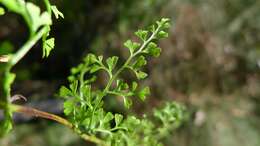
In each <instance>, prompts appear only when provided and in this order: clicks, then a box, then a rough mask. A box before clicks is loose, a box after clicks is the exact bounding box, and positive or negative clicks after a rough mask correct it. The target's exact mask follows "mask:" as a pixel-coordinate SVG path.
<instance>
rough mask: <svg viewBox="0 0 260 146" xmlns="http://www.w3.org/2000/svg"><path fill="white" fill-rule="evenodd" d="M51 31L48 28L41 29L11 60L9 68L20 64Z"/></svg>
mask: <svg viewBox="0 0 260 146" xmlns="http://www.w3.org/2000/svg"><path fill="white" fill-rule="evenodd" d="M48 31H49V27H48V26H44V27H43V28H42V29H40V30H39V31H38V32H37V33H36V34H35V35H34V36H32V37H31V38H30V39H29V40H28V41H27V42H26V43H25V44H24V45H23V46H22V47H21V48H20V49H19V50H18V51H17V52H16V53H15V54H14V55H13V56H12V57H11V59H10V61H9V62H8V63H9V66H11V67H12V66H14V65H15V64H16V63H17V62H19V61H20V60H21V59H22V58H23V57H24V56H25V55H26V54H27V53H28V51H29V50H30V49H31V48H32V47H33V46H34V45H35V44H36V43H37V42H38V40H39V39H41V37H42V36H43V35H44V34H45V33H46V32H48Z"/></svg>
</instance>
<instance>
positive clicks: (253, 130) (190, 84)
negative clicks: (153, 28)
mask: <svg viewBox="0 0 260 146" xmlns="http://www.w3.org/2000/svg"><path fill="white" fill-rule="evenodd" d="M34 2H35V3H38V4H39V5H42V3H41V2H39V1H34ZM52 3H55V4H56V5H57V7H58V8H59V9H60V10H61V11H62V12H63V13H64V16H65V19H64V20H57V21H55V23H54V25H53V29H52V32H51V35H53V36H55V37H56V41H57V42H56V47H55V50H54V51H53V52H52V53H51V55H50V57H49V58H48V59H44V60H43V59H41V55H42V54H41V44H40V43H39V44H38V45H36V46H35V47H34V48H33V49H32V51H31V52H30V53H29V54H28V55H27V56H26V57H25V59H24V60H23V61H21V62H20V63H19V64H18V65H17V66H16V68H15V72H17V80H16V83H15V85H14V86H13V93H19V94H22V95H24V96H26V97H28V102H27V103H26V104H29V105H30V106H33V107H37V108H40V109H42V110H45V111H50V112H53V113H56V114H61V108H62V103H61V102H60V100H59V99H58V98H57V97H56V96H55V95H56V93H57V90H58V89H59V86H60V85H62V84H66V83H67V81H66V77H67V76H68V75H69V70H70V68H71V67H73V66H75V65H77V64H78V63H79V62H80V61H81V58H82V57H84V56H85V55H86V54H87V53H90V52H92V53H95V54H103V55H104V56H110V55H118V56H121V57H122V58H126V56H127V55H128V51H127V50H126V49H125V48H124V47H123V45H122V44H123V42H124V41H125V40H127V39H128V38H133V37H134V35H133V32H134V31H136V30H137V29H138V28H144V27H147V26H149V25H150V24H152V23H154V21H156V20H158V19H160V18H162V17H168V18H171V20H172V27H171V29H170V36H169V38H167V39H165V40H163V41H161V42H160V46H161V47H162V55H161V56H160V58H156V59H151V60H150V61H149V64H148V67H147V68H146V70H147V71H148V73H149V75H150V76H149V78H148V79H147V80H145V81H144V82H142V84H147V85H150V86H151V89H152V90H151V91H152V95H151V96H150V97H149V99H148V101H147V102H146V103H145V104H141V103H137V104H135V106H134V108H133V109H132V110H131V111H130V112H135V113H137V114H142V113H145V112H149V111H150V109H151V108H152V107H156V106H158V105H160V104H161V103H163V102H165V101H171V100H175V101H178V102H181V103H183V104H185V105H186V107H187V109H188V111H189V113H190V118H189V119H188V120H187V121H186V122H185V123H183V125H182V126H181V127H180V128H179V129H177V130H176V131H175V132H174V133H173V134H172V135H171V136H169V137H168V138H167V139H165V145H166V146H259V145H260V124H259V123H260V1H259V0H87V1H86V0H77V1H71V0H53V1H52ZM42 6H43V5H42ZM27 35H28V31H27V28H26V26H25V24H24V22H23V19H22V18H21V17H20V16H18V15H16V14H12V13H8V14H6V15H3V16H0V54H1V53H4V52H7V51H9V52H13V51H15V50H16V49H17V48H18V47H19V46H20V45H21V44H22V43H23V42H24V41H25V40H26V38H27ZM100 82H102V78H101V79H100ZM108 102H110V104H109V105H110V106H109V107H108V108H109V109H111V110H115V111H122V110H124V108H118V107H117V106H116V102H115V101H108ZM22 104H24V103H22ZM15 121H16V123H15V128H14V130H13V131H12V132H11V133H10V134H9V135H8V136H7V137H5V138H2V139H1V140H0V145H1V146H83V145H88V144H86V143H85V142H84V141H82V140H80V139H79V138H78V136H77V135H74V134H73V133H72V132H71V131H70V130H69V129H67V128H65V127H63V126H60V125H58V124H56V123H53V122H49V121H46V120H39V119H31V118H29V117H21V116H17V117H16V120H15Z"/></svg>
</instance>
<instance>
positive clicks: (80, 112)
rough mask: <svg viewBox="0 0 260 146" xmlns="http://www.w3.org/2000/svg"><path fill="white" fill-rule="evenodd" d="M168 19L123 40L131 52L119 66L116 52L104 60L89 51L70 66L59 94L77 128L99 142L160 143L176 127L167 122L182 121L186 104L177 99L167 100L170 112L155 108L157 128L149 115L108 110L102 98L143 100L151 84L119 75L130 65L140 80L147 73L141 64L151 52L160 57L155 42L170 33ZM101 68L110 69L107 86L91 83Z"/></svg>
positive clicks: (118, 144) (125, 144)
mask: <svg viewBox="0 0 260 146" xmlns="http://www.w3.org/2000/svg"><path fill="white" fill-rule="evenodd" d="M169 21H170V20H169V19H167V18H163V19H161V20H160V21H157V22H156V24H154V25H152V26H151V27H150V29H149V30H138V31H137V32H135V35H136V36H137V37H138V38H139V39H140V43H139V42H133V41H132V40H127V41H126V42H125V43H124V46H125V47H126V48H128V50H129V54H130V55H129V57H128V58H127V60H126V61H125V62H124V63H123V65H122V66H120V67H118V64H117V62H118V60H119V58H118V57H117V56H112V57H109V58H107V59H106V60H105V61H104V59H103V56H95V55H94V54H88V55H87V56H86V57H85V58H84V59H83V63H81V64H79V65H78V66H77V67H74V68H72V69H71V75H70V76H69V77H68V80H69V82H70V85H69V88H67V87H65V86H62V87H61V89H60V96H61V97H64V99H65V102H64V113H65V115H66V116H67V117H68V118H69V121H70V122H71V123H72V124H73V126H74V130H75V131H77V132H78V133H79V134H82V133H84V134H87V135H94V136H95V137H98V138H99V139H100V140H101V141H103V142H102V143H98V144H100V145H111V146H137V145H138V146H139V145H140V146H157V145H160V143H159V139H158V138H156V137H157V136H158V135H162V134H163V133H165V132H166V131H167V130H169V129H171V128H169V126H170V127H171V126H172V127H174V125H175V124H172V125H169V124H167V123H171V122H176V123H179V122H180V121H181V119H182V117H181V116H182V114H183V113H182V112H183V107H182V106H180V105H177V104H176V103H169V104H168V106H167V107H168V109H167V112H169V111H171V110H173V112H172V113H168V115H165V114H162V112H160V110H157V112H155V113H156V114H155V117H158V119H159V121H160V120H161V121H163V122H162V125H163V126H162V127H160V128H159V127H158V128H156V126H155V124H154V123H153V122H152V121H151V120H149V119H148V118H143V119H138V118H136V117H134V116H130V117H126V118H123V115H121V114H119V113H115V114H113V113H111V112H106V111H105V110H104V108H103V102H104V101H103V98H105V97H106V96H108V95H115V96H121V97H122V98H123V101H124V106H125V107H126V108H130V106H131V105H132V98H133V97H139V98H140V99H141V100H142V101H144V100H145V98H146V96H147V95H149V94H150V89H149V87H144V88H142V89H139V88H138V83H137V82H136V81H133V82H132V83H130V84H129V83H126V82H125V81H124V80H123V79H122V78H120V74H121V73H122V72H123V71H125V70H126V69H128V70H130V71H132V72H134V73H135V75H136V78H137V80H142V79H144V78H146V77H147V73H145V72H143V71H142V67H143V66H145V65H146V64H147V61H146V59H147V57H148V56H153V57H158V56H159V55H160V52H161V49H160V48H159V47H158V46H157V44H156V42H157V41H158V40H159V39H161V38H166V37H167V36H168V33H167V32H166V30H167V29H168V28H169V26H170V23H169ZM99 70H104V71H105V72H107V74H108V77H109V79H108V81H107V83H106V85H105V87H104V89H97V90H93V88H92V86H91V85H92V83H93V82H95V80H96V78H97V77H96V72H97V71H99ZM86 77H88V78H86ZM112 85H113V86H112ZM177 111H178V112H177ZM167 112H166V113H167ZM176 113H177V114H176ZM169 114H170V115H169ZM166 117H167V118H166ZM169 117H171V118H169ZM165 119H167V120H165ZM169 119H171V120H172V119H174V120H173V121H171V120H169ZM113 123H114V124H113ZM175 126H176V125H175ZM165 127H168V128H165ZM156 129H158V130H159V131H158V132H157V133H155V131H156ZM148 131H149V132H148ZM143 138H146V140H143ZM93 142H95V141H93Z"/></svg>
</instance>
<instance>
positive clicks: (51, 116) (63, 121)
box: [0, 102, 106, 146]
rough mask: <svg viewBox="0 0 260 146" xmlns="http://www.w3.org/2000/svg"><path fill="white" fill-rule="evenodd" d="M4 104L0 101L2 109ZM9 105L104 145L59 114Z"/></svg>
mask: <svg viewBox="0 0 260 146" xmlns="http://www.w3.org/2000/svg"><path fill="white" fill-rule="evenodd" d="M5 106H6V103H3V102H0V109H2V108H3V107H5ZM9 106H10V108H11V110H12V111H13V112H17V113H22V114H25V115H29V116H33V117H40V118H44V119H49V120H52V121H56V122H58V123H60V124H62V125H64V126H66V127H68V128H70V129H72V130H73V131H74V132H75V133H77V134H79V136H80V137H81V138H82V139H84V140H86V141H90V142H92V143H96V144H99V145H101V146H106V144H105V143H104V141H102V140H101V139H99V138H97V137H95V136H91V135H87V134H82V133H81V132H79V131H78V130H76V129H75V128H74V126H73V124H72V123H70V122H69V121H68V120H66V119H64V118H62V117H60V116H57V115H54V114H51V113H47V112H44V111H40V110H38V109H35V108H31V107H26V106H21V105H15V104H9Z"/></svg>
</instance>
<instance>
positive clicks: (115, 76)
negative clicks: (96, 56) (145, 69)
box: [104, 26, 161, 93]
mask: <svg viewBox="0 0 260 146" xmlns="http://www.w3.org/2000/svg"><path fill="white" fill-rule="evenodd" d="M160 28H161V26H158V27H157V29H156V30H155V32H153V34H152V35H151V36H150V37H149V38H148V39H147V40H146V41H144V43H143V44H142V46H141V47H140V48H139V49H138V51H136V52H135V53H134V54H131V55H130V56H129V58H128V59H127V60H126V62H125V63H124V65H123V66H122V67H121V68H119V69H118V70H117V72H116V73H115V75H114V76H113V77H112V78H110V80H109V81H108V83H107V86H106V87H105V89H104V93H106V92H107V91H109V88H110V86H111V85H112V83H113V82H114V80H115V79H116V78H117V76H118V75H119V74H120V73H121V72H122V71H123V70H124V69H125V68H127V66H128V65H129V63H130V62H131V60H132V59H133V58H134V57H135V56H137V55H138V54H140V53H142V51H143V49H144V48H145V47H146V46H147V45H148V44H149V43H150V42H151V41H152V40H153V39H154V37H155V35H156V34H157V33H158V32H159V30H160Z"/></svg>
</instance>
